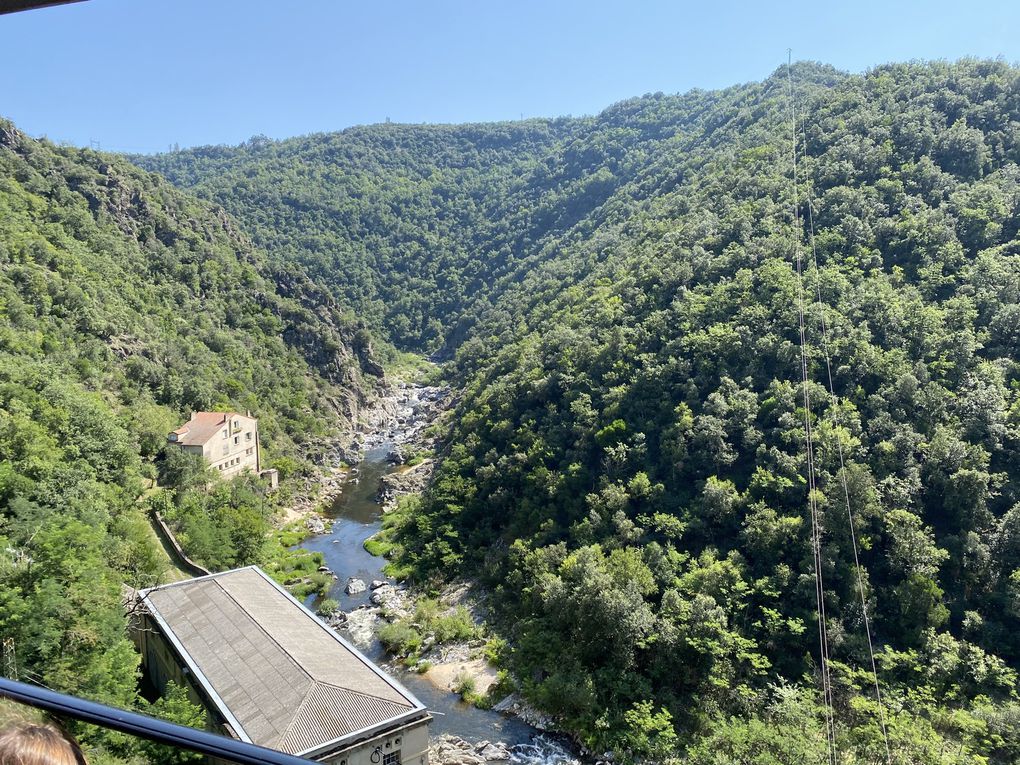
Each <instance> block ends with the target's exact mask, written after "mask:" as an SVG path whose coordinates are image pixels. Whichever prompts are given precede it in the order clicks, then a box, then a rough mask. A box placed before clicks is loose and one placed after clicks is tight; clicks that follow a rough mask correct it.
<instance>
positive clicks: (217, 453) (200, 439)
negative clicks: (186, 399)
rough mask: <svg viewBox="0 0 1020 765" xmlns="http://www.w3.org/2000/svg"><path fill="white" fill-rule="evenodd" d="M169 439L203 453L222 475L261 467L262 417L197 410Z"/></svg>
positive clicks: (184, 447)
mask: <svg viewBox="0 0 1020 765" xmlns="http://www.w3.org/2000/svg"><path fill="white" fill-rule="evenodd" d="M167 442H168V443H170V444H172V445H174V446H177V447H179V448H180V449H181V450H182V451H185V452H190V453H192V454H201V455H202V456H203V457H205V460H206V462H208V463H209V465H210V467H212V469H213V470H215V471H217V472H218V473H219V474H220V475H221V476H223V478H233V477H234V476H235V475H238V474H240V473H243V472H244V471H245V470H251V471H252V472H253V473H256V474H258V473H259V472H260V471H261V468H262V454H261V448H260V445H259V421H258V420H256V419H255V418H254V417H252V416H251V413H250V412H249V413H248V414H239V413H237V412H195V413H194V414H192V415H191V419H190V420H188V421H187V422H186V423H184V424H183V425H181V427H179V428H177V430H174V431H172V432H171V433H170V434H169V435H168V436H167Z"/></svg>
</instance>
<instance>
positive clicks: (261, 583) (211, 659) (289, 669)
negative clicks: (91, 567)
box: [133, 566, 432, 765]
mask: <svg viewBox="0 0 1020 765" xmlns="http://www.w3.org/2000/svg"><path fill="white" fill-rule="evenodd" d="M138 597H139V601H140V606H141V607H140V608H138V609H136V618H135V623H134V627H135V629H134V631H133V634H134V637H135V641H136V643H137V645H138V648H139V651H140V652H141V655H142V662H143V666H144V667H145V672H146V676H147V677H148V679H149V680H150V681H151V682H152V684H153V685H154V686H155V688H156V689H157V690H158V691H160V692H162V691H163V690H164V689H165V688H166V684H167V682H168V681H170V680H173V681H174V682H175V683H177V684H178V685H180V686H182V687H185V688H187V689H188V691H189V693H190V695H191V696H192V699H193V700H195V701H196V702H198V703H201V704H202V705H203V706H204V707H205V708H206V710H207V712H208V716H209V725H210V728H211V729H213V730H216V731H218V732H222V733H225V734H226V735H229V736H233V737H235V738H238V739H241V740H243V741H250V742H252V743H255V744H259V745H261V746H266V747H269V748H271V749H276V750H279V751H282V752H286V753H288V754H294V755H297V756H299V757H305V758H307V759H310V760H316V761H318V762H326V763H330V765H428V748H429V732H428V724H429V722H430V721H431V719H432V718H431V717H430V715H429V713H428V711H427V710H426V709H425V707H424V705H422V703H421V702H420V701H418V699H416V698H415V697H414V696H412V695H411V693H410V692H409V691H407V690H406V689H405V688H404V687H403V686H402V685H400V684H399V683H398V682H396V681H395V680H393V679H392V678H390V677H389V676H387V675H386V674H385V673H384V672H383V671H382V670H381V669H379V668H378V667H377V666H376V665H374V664H373V663H372V662H371V661H369V660H368V659H367V658H365V657H364V656H363V655H362V654H361V653H360V652H358V651H357V649H355V648H354V647H353V646H351V645H350V644H349V643H347V641H345V640H344V639H343V638H341V637H340V636H339V635H337V634H336V633H335V632H334V631H333V630H331V629H329V628H328V627H327V626H326V625H325V624H323V623H322V622H321V621H319V620H318V619H317V618H316V617H315V616H314V615H313V614H312V613H311V612H310V611H308V609H306V608H305V607H304V606H303V605H302V604H301V603H299V602H298V601H297V600H295V599H294V598H293V597H292V596H291V595H290V593H288V592H287V591H286V590H284V589H283V588H282V587H281V586H280V585H278V584H277V583H276V582H275V581H273V580H272V579H271V578H270V577H269V576H268V575H267V574H265V573H264V572H263V571H262V570H261V569H259V568H258V567H256V566H249V567H247V568H241V569H236V570H234V571H225V572H222V573H218V574H211V575H210V576H203V577H198V578H195V579H189V580H186V581H183V582H176V583H174V584H168V585H163V586H160V587H154V588H151V589H149V590H143V591H141V592H140V593H138Z"/></svg>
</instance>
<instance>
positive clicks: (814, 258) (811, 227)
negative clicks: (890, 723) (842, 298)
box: [801, 120, 892, 764]
mask: <svg viewBox="0 0 1020 765" xmlns="http://www.w3.org/2000/svg"><path fill="white" fill-rule="evenodd" d="M801 132H802V135H803V138H804V154H805V155H806V154H807V132H806V130H805V128H804V121H803V120H802V121H801ZM806 195H807V200H806V201H807V217H808V239H809V242H810V245H811V266H812V269H813V271H814V277H815V296H816V298H817V305H818V319H819V326H820V329H821V337H822V355H823V357H824V358H825V371H826V377H827V379H828V386H829V397H830V399H831V402H832V419H833V423H834V424H835V425H836V426H837V427H842V424H843V423H842V412H841V408H840V400H839V396H838V395H837V394H836V386H835V383H834V381H833V377H832V356H831V353H830V352H829V337H828V323H827V322H826V320H825V305H824V304H823V303H822V282H821V276H820V272H819V270H818V248H817V246H816V244H815V217H814V199H813V195H812V193H811V184H810V183H809V184H808V185H807V189H806ZM835 441H836V452H837V454H838V455H839V477H840V483H841V484H842V488H843V499H844V501H845V504H846V514H847V521H848V522H849V525H850V541H851V546H852V548H853V553H854V569H855V571H856V574H857V589H858V592H859V594H860V598H861V614H862V615H863V619H864V634H865V635H866V636H867V639H868V657H869V659H870V660H871V676H872V679H873V680H874V685H875V699H876V701H877V702H878V715H879V723H880V725H881V727H882V741H883V743H884V745H885V760H886V763H890V764H891V763H892V753H891V752H890V749H889V732H888V729H887V727H886V720H885V706H884V705H883V703H882V689H881V686H880V685H879V682H878V666H877V664H876V663H875V646H874V643H873V642H872V637H871V622H870V620H869V619H868V603H867V597H866V595H865V591H864V573H863V567H862V566H861V559H860V553H859V548H858V544H857V530H856V526H855V525H854V514H853V508H852V503H851V502H850V488H849V483H848V481H847V473H846V460H845V457H844V455H843V442H842V440H841V439H840V437H839V434H838V433H837V434H836V437H835Z"/></svg>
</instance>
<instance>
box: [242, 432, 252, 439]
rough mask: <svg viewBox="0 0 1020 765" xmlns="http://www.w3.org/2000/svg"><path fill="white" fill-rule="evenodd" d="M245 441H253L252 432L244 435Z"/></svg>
mask: <svg viewBox="0 0 1020 765" xmlns="http://www.w3.org/2000/svg"><path fill="white" fill-rule="evenodd" d="M244 440H245V441H251V431H250V430H249V431H248V432H247V433H245V434H244Z"/></svg>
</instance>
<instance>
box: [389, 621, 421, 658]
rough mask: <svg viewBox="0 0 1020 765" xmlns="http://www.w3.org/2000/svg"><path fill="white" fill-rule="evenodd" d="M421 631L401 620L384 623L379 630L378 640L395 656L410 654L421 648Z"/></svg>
mask: <svg viewBox="0 0 1020 765" xmlns="http://www.w3.org/2000/svg"><path fill="white" fill-rule="evenodd" d="M421 639H422V638H421V633H420V632H418V630H416V629H415V628H414V627H412V626H411V625H410V624H407V623H406V622H403V621H398V622H393V623H392V624H387V625H385V626H384V627H383V628H382V629H380V630H379V642H380V643H382V644H383V646H384V647H385V648H386V650H387V651H389V652H390V653H393V654H396V655H397V656H410V655H411V654H413V653H417V652H418V649H419V648H421Z"/></svg>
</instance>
